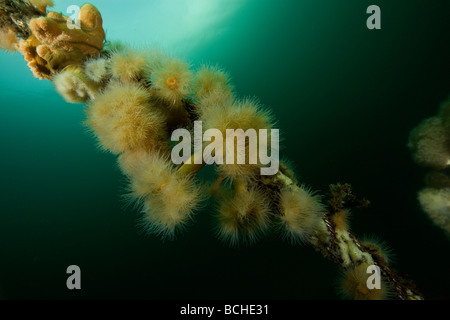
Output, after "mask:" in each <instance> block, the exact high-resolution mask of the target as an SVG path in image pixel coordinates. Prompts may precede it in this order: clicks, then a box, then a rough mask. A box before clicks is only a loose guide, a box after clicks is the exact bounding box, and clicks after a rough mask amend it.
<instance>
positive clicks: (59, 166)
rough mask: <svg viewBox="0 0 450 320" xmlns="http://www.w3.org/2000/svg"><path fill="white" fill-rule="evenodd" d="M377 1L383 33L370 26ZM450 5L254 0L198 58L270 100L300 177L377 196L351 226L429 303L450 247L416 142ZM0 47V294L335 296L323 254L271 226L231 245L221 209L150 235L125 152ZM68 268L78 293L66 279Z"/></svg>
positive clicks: (444, 45) (444, 49) (442, 60)
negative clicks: (223, 236) (112, 148)
mask: <svg viewBox="0 0 450 320" xmlns="http://www.w3.org/2000/svg"><path fill="white" fill-rule="evenodd" d="M205 1H206V0H205ZM93 3H94V4H96V2H95V1H93ZM371 4H377V5H379V6H380V7H381V11H382V30H375V31H369V30H368V29H367V28H366V19H367V17H368V15H367V14H366V8H367V7H368V6H369V5H371ZM98 7H99V8H100V10H101V9H102V6H101V5H100V4H99V5H98ZM116 10H117V15H120V14H121V11H125V10H126V12H127V13H128V14H129V15H133V12H137V11H139V10H140V9H139V7H138V6H136V7H134V6H133V1H129V7H128V8H125V9H124V8H119V7H117V9H116ZM449 15H450V2H449V1H425V0H424V1H379V0H377V1H363V0H359V1H331V0H330V1H328V0H320V1H319V0H301V1H300V0H281V1H280V0H249V1H247V2H246V4H245V5H244V6H242V8H241V9H240V10H239V11H238V12H237V13H236V14H235V15H234V16H233V19H232V20H230V21H229V24H228V25H227V28H226V30H225V31H224V32H223V33H221V34H220V36H218V37H216V38H214V39H213V40H211V41H208V42H207V43H205V45H202V46H199V47H197V48H196V50H195V51H193V52H191V53H190V54H189V55H188V56H187V58H188V59H190V60H191V61H192V62H193V63H194V64H195V65H196V66H198V65H199V64H200V63H202V62H204V61H207V62H212V63H218V64H220V65H221V66H223V67H225V68H226V69H228V70H229V72H230V74H231V75H232V77H233V79H234V84H235V85H236V88H237V90H238V92H239V94H240V95H252V96H253V95H256V96H258V97H259V98H260V100H261V102H263V103H264V104H265V105H267V106H270V107H271V108H272V110H273V112H274V114H275V116H276V118H277V119H278V120H279V125H278V127H279V128H280V129H281V133H282V135H283V139H284V141H283V145H284V149H283V150H282V152H281V155H282V156H283V157H285V158H288V159H290V160H291V161H292V162H293V163H294V164H295V167H296V171H297V172H298V174H299V178H300V179H301V181H302V182H305V183H307V184H308V185H310V186H311V187H312V188H314V189H316V190H320V191H322V192H325V191H326V190H327V188H328V185H329V184H330V183H335V182H349V183H351V184H352V185H353V187H354V190H355V192H356V193H358V194H361V195H363V196H365V197H367V198H369V199H370V200H371V201H372V205H371V206H370V208H369V209H367V210H363V211H355V212H354V214H353V215H352V219H351V221H352V230H353V231H354V233H355V234H356V235H358V236H361V237H362V236H364V235H376V236H377V237H378V238H380V239H382V240H384V241H385V242H386V243H387V244H388V245H389V246H390V247H391V248H392V250H393V253H394V259H395V264H394V266H395V267H396V268H397V270H399V271H400V272H401V273H403V274H407V275H408V276H409V277H410V278H411V279H412V280H414V281H415V282H416V284H417V286H418V287H419V289H420V290H421V291H422V292H423V293H424V294H425V297H427V298H431V299H448V298H449V297H450V294H449V290H450V277H449V276H448V275H447V270H448V269H449V267H450V263H449V249H450V241H449V239H448V238H447V237H446V236H445V235H444V233H443V231H441V230H440V229H439V228H438V227H435V226H434V225H433V224H432V222H431V221H430V220H429V219H428V218H427V216H426V215H425V214H424V213H422V212H421V210H420V207H419V206H418V203H417V200H416V193H417V191H418V190H419V189H420V188H421V187H422V186H423V177H424V174H425V170H424V169H422V168H420V167H418V166H416V165H415V164H414V163H413V162H412V160H411V157H410V154H409V151H408V149H407V148H406V142H407V138H408V133H409V131H410V130H411V129H412V128H413V127H414V126H416V125H417V124H418V123H419V122H420V121H421V120H422V119H424V118H426V117H430V116H432V115H434V114H436V112H437V110H438V107H439V104H440V103H441V102H442V101H443V100H444V99H446V98H447V96H448V94H450V76H449V75H450V66H449V57H450V55H449V53H450V51H449V49H450V41H449V37H448V35H449V31H450V19H449ZM108 23H110V22H108V21H105V27H106V29H108ZM146 23H147V22H146V21H145V20H143V21H142V25H143V28H144V27H145V25H146ZM122 27H123V28H127V25H126V24H124V25H123V26H122ZM146 34H147V36H148V39H145V40H147V41H151V40H152V39H151V30H148V32H147V33H146ZM108 36H111V37H114V35H110V34H108ZM0 57H1V60H0V61H1V70H2V72H1V75H0V93H1V107H0V148H1V151H0V152H1V157H0V177H1V180H0V197H1V198H0V199H1V201H0V297H1V298H4V299H60V298H62V299H72V298H88V299H106V298H114V299H116V298H121V299H130V298H133V299H134V298H138V299H141V298H144V299H173V298H182V299H189V298H192V299H197V298H202V299H213V298H214V299H215V298H221V299H222V298H224V299H232V298H237V299H239V298H251V299H335V298H337V294H336V285H335V283H336V278H337V277H338V275H339V271H338V270H337V268H336V267H335V266H334V265H333V264H332V263H330V262H328V261H326V260H325V259H323V258H322V256H321V255H320V254H318V253H316V252H314V250H313V249H312V248H310V247H307V246H304V247H301V246H291V245H290V244H288V243H286V242H284V241H282V240H281V239H280V237H279V236H278V235H277V234H276V233H274V234H271V235H269V236H268V237H267V238H265V239H263V240H261V241H260V242H258V243H256V244H255V245H254V246H252V247H250V248H247V247H243V248H240V249H236V248H229V247H227V246H225V245H224V244H222V243H221V242H220V241H219V240H217V239H216V237H215V236H214V234H213V226H214V222H215V220H214V217H213V214H214V210H213V208H212V207H211V206H208V207H206V208H204V210H201V211H200V212H198V214H197V216H196V220H195V224H193V225H192V226H191V227H190V228H189V229H188V230H187V232H185V233H184V234H183V235H182V236H181V237H179V238H178V239H177V240H176V241H174V242H162V241H161V240H160V239H159V238H156V237H153V236H150V237H148V236H145V235H142V234H140V233H139V229H138V228H137V227H136V226H135V224H136V221H137V212H136V211H135V210H134V209H133V208H131V207H126V205H125V202H124V201H123V200H122V198H121V195H122V194H123V192H124V188H125V187H126V184H125V180H124V178H123V177H122V175H121V173H120V171H119V169H118V168H117V165H116V162H115V158H114V157H113V156H112V155H109V154H104V153H101V152H100V151H99V150H98V149H96V142H95V139H94V138H93V137H91V136H90V135H89V134H88V133H86V132H85V129H84V128H83V127H82V125H81V122H82V121H83V119H84V115H83V110H82V107H81V106H80V105H69V104H67V103H65V102H64V101H63V100H62V98H61V97H59V96H58V95H57V94H56V93H55V92H54V90H53V88H52V86H51V84H50V83H49V82H47V81H38V80H36V79H33V78H32V76H31V73H30V72H29V70H28V69H27V67H26V65H25V62H24V61H23V58H22V57H21V56H20V55H18V54H16V55H9V54H6V53H1V56H0ZM71 264H76V265H79V266H80V267H81V271H82V290H79V291H69V290H68V289H67V288H66V285H65V282H66V278H67V275H66V273H65V270H66V268H67V266H69V265H71Z"/></svg>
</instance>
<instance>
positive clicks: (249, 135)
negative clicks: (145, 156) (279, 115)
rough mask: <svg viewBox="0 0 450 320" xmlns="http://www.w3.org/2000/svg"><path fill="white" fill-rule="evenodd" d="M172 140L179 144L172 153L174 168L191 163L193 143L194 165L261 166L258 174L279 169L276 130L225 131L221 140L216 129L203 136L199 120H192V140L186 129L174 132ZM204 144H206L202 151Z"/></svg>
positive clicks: (270, 173)
mask: <svg viewBox="0 0 450 320" xmlns="http://www.w3.org/2000/svg"><path fill="white" fill-rule="evenodd" d="M269 131H270V132H269ZM269 133H270V134H269ZM269 136H270V143H269V141H268V140H269ZM180 139H181V141H180ZM171 141H178V142H179V143H178V144H177V145H175V146H174V147H173V149H172V154H171V157H172V162H173V163H174V164H177V165H178V164H191V163H192V159H191V158H192V142H193V144H194V157H193V158H194V159H193V162H194V164H202V163H206V164H213V163H215V164H218V165H220V164H252V165H256V164H261V165H263V167H261V168H260V172H261V175H275V174H277V172H278V169H279V166H280V161H279V144H280V143H279V142H280V134H279V130H278V129H270V130H268V129H259V130H255V129H248V130H246V131H245V132H244V130H242V129H226V133H225V137H224V136H223V133H222V131H220V130H219V129H208V130H206V131H205V132H204V133H203V127H202V121H194V137H193V138H192V137H191V133H190V132H189V130H187V129H183V128H181V129H176V130H175V131H173V133H172V137H171ZM204 142H209V144H208V145H206V147H205V148H204V149H203V143H204ZM247 142H248V143H247ZM269 149H270V155H269V154H268V151H269ZM246 155H248V159H246V158H247V156H246ZM235 158H236V159H235Z"/></svg>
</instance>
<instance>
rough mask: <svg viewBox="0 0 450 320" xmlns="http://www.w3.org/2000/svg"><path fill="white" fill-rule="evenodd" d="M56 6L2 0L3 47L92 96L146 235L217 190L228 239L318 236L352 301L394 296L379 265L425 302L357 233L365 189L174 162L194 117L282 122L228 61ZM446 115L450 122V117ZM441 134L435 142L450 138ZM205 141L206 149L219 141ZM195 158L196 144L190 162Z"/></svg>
mask: <svg viewBox="0 0 450 320" xmlns="http://www.w3.org/2000/svg"><path fill="white" fill-rule="evenodd" d="M50 4H51V3H50V2H49V1H43V0H42V1H31V0H30V1H25V0H0V21H1V22H2V27H1V28H0V44H1V46H2V48H4V49H6V50H11V49H14V48H15V49H18V51H19V52H20V53H21V54H22V55H23V56H24V58H25V60H26V61H27V62H28V66H29V68H30V70H31V71H32V73H33V75H34V76H35V77H36V78H39V79H47V80H51V81H52V82H53V84H54V86H55V89H56V91H57V92H58V93H59V94H60V95H61V96H62V97H63V98H64V99H65V100H66V101H68V102H71V103H82V104H84V105H85V115H86V120H85V122H84V123H85V125H86V127H87V129H88V130H89V132H91V133H92V134H93V135H94V136H95V138H96V140H97V143H98V146H99V148H100V149H101V150H103V151H106V152H109V153H111V154H113V155H115V156H117V158H118V165H119V167H120V169H121V171H122V172H123V174H124V175H125V177H126V178H127V181H128V182H129V190H128V193H127V195H126V197H127V199H128V200H129V201H130V202H134V203H136V206H137V207H138V208H139V209H140V218H139V221H140V222H139V224H140V225H141V227H142V228H143V230H144V231H145V232H146V233H150V234H157V235H158V236H160V237H161V238H163V239H174V238H175V237H176V236H177V235H178V234H179V233H180V231H182V230H184V229H185V228H186V227H187V226H188V225H190V224H191V223H192V222H193V219H194V216H195V214H196V212H197V211H198V209H199V208H201V207H202V206H203V205H204V204H205V200H206V199H207V198H208V197H209V196H212V197H213V198H214V199H215V202H216V203H217V205H216V207H217V213H216V214H215V216H214V217H215V218H216V233H217V235H218V237H219V238H221V239H222V240H223V241H224V242H226V243H228V244H231V245H234V246H236V245H239V244H251V243H253V242H254V241H256V240H258V239H260V238H261V237H262V236H264V235H265V234H267V233H268V232H271V231H272V230H277V231H278V233H280V234H281V235H282V236H283V237H285V238H287V239H288V241H290V242H291V243H294V244H296V243H302V244H309V245H312V246H313V247H314V248H315V249H316V251H318V252H319V253H321V254H322V255H323V256H324V257H326V258H328V259H330V260H331V261H333V262H335V263H336V264H337V265H338V266H339V267H340V268H341V269H342V270H344V272H345V274H346V277H345V278H346V282H344V284H343V288H344V291H345V292H346V293H347V294H348V295H349V296H351V297H352V298H356V299H358V298H361V299H377V298H385V297H388V296H389V295H387V294H386V293H387V291H386V290H385V291H383V292H381V293H380V292H371V291H367V290H365V288H364V287H362V286H361V283H363V281H364V277H363V271H364V268H365V267H366V266H372V265H376V266H378V267H379V268H380V269H381V271H382V275H383V281H384V282H383V283H387V284H388V285H389V288H392V292H394V294H393V296H394V297H395V298H398V299H422V295H421V294H420V293H419V292H418V291H417V290H416V289H415V287H414V286H413V285H412V284H411V283H410V282H408V281H406V280H404V279H403V278H402V277H400V276H399V275H398V274H397V273H396V272H394V271H393V269H392V268H391V267H390V266H389V265H388V261H387V258H385V257H386V255H384V254H382V249H380V247H379V246H378V247H377V245H376V243H375V244H374V243H371V242H365V243H361V242H359V241H358V239H357V238H356V237H355V236H354V235H353V233H351V232H350V228H349V221H348V217H349V214H350V210H358V208H362V207H367V205H368V204H369V202H368V201H367V200H366V199H360V198H358V197H356V196H355V195H354V194H353V191H352V189H351V187H350V185H348V184H343V185H341V184H335V185H331V186H330V193H329V195H328V198H323V197H321V196H320V195H319V193H317V192H314V191H313V190H312V189H310V188H309V187H306V186H305V185H304V184H299V183H298V181H297V179H296V178H295V175H294V174H293V173H292V170H290V169H289V167H288V166H287V165H286V164H284V163H283V162H281V163H280V164H279V170H278V171H277V172H276V173H274V174H270V175H262V174H258V171H259V169H261V168H262V167H263V166H264V165H265V163H263V162H262V161H260V159H259V160H258V159H257V160H256V161H255V162H254V163H243V164H237V163H236V161H234V163H231V164H230V163H228V164H227V163H223V164H220V163H219V164H216V165H215V166H214V178H215V181H214V182H213V183H212V184H208V183H203V182H201V181H200V178H199V175H197V173H198V172H199V171H200V170H201V169H202V168H203V167H204V166H205V165H206V162H205V161H200V163H196V162H195V161H194V162H193V163H192V162H190V161H186V162H184V163H182V164H179V165H176V164H174V162H173V161H171V160H172V159H171V150H172V141H171V133H173V131H174V130H175V129H178V128H183V129H186V130H188V131H189V132H192V131H193V130H194V128H195V122H196V121H202V123H203V126H202V130H203V131H202V133H203V134H205V133H206V132H207V130H209V129H216V130H218V131H219V132H221V133H222V134H223V133H225V132H226V131H227V130H228V129H241V130H242V131H246V130H247V129H255V130H267V131H266V132H271V130H269V129H271V128H273V127H274V126H275V121H274V117H273V115H272V113H271V112H270V111H269V109H268V108H266V107H264V106H262V105H261V103H260V102H259V100H258V99H256V98H254V97H238V96H237V94H236V92H235V90H234V87H233V85H232V83H231V78H230V76H229V74H228V73H227V72H226V71H225V70H223V69H221V68H220V67H218V66H206V65H203V66H200V67H199V68H197V69H195V68H193V66H192V65H191V64H189V63H188V62H186V61H184V60H183V59H180V58H178V57H173V56H171V55H170V54H166V53H164V52H162V51H160V50H157V49H135V48H132V47H131V46H127V45H123V44H121V43H119V42H108V41H105V32H104V30H103V25H102V21H103V20H102V17H101V14H100V12H99V11H98V10H97V8H95V7H94V6H93V5H90V4H85V5H84V6H82V8H81V10H80V13H79V17H78V21H80V28H79V29H77V28H75V29H70V28H68V26H67V21H68V19H69V18H68V17H65V16H63V15H62V14H60V13H55V12H51V11H49V12H47V6H48V5H50ZM446 110H447V109H444V111H443V112H447V111H446ZM442 124H443V128H444V129H443V130H448V123H446V122H445V121H444V122H443V123H442ZM433 134H434V133H433ZM418 136H419V137H422V136H423V135H421V134H419V135H418ZM425 136H429V135H426V134H425ZM256 139H257V143H256V146H258V148H260V149H259V150H258V149H257V151H258V153H259V151H260V150H261V148H266V147H269V146H270V147H272V146H271V145H269V144H271V143H272V142H270V143H268V142H267V141H268V140H267V139H266V140H265V141H266V142H264V140H263V139H262V138H261V137H260V136H256ZM236 140H237V139H235V140H233V141H232V145H233V146H234V148H233V149H231V148H230V149H228V147H229V146H228V145H227V146H226V149H225V148H223V149H222V148H219V149H218V150H217V152H218V153H223V154H226V153H228V151H229V150H232V152H231V151H230V154H231V157H232V158H234V159H237V158H238V157H239V156H243V155H244V153H245V157H246V159H248V158H250V155H249V150H250V139H244V140H243V141H244V148H242V149H241V150H239V148H237V141H236ZM261 140H263V141H262V143H260V142H261ZM416 140H417V139H416ZM431 140H433V141H434V142H436V145H438V144H439V143H438V142H439V141H440V140H439V138H431ZM269 141H272V140H271V139H269ZM419 144H420V143H419ZM200 146H201V148H200V149H201V150H200V151H201V152H203V149H206V148H208V146H209V145H208V144H204V145H203V144H200ZM418 146H419V145H418ZM242 150H243V151H242ZM271 150H274V149H272V148H271ZM418 150H425V149H424V148H422V147H419V148H418ZM194 151H195V150H194ZM278 151H279V150H276V152H278ZM196 156H198V154H196V153H195V152H194V154H193V155H192V156H191V159H195V158H196ZM200 158H201V159H203V158H202V157H200ZM418 158H420V159H422V157H418ZM439 164H440V165H442V163H441V162H440V163H439ZM437 167H438V168H440V166H437ZM435 180H436V179H435ZM444 196H445V195H444ZM352 212H353V211H352ZM386 289H387V288H386ZM389 292H390V291H389Z"/></svg>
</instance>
